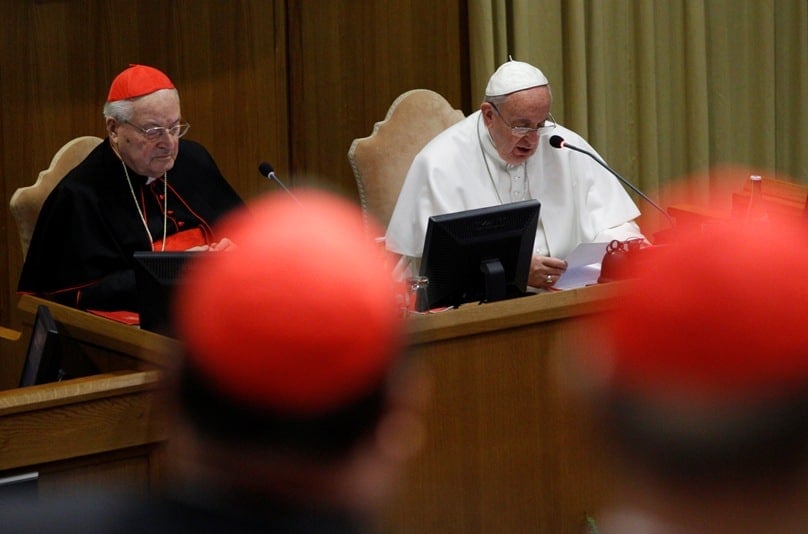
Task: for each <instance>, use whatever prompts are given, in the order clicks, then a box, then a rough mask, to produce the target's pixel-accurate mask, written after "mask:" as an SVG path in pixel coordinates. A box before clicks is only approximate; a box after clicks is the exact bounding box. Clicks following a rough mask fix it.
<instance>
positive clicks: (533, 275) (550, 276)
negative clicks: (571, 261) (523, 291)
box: [527, 255, 567, 289]
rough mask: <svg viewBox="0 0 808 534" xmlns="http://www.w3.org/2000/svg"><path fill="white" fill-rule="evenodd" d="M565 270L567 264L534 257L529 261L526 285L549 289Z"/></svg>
mask: <svg viewBox="0 0 808 534" xmlns="http://www.w3.org/2000/svg"><path fill="white" fill-rule="evenodd" d="M566 270H567V262H566V261H564V260H560V259H558V258H551V257H549V256H539V255H534V256H533V258H532V259H531V260H530V275H529V276H528V278H527V284H528V285H529V286H531V287H540V288H542V289H550V288H551V287H553V284H555V283H556V282H557V281H558V279H559V278H560V277H561V275H562V274H564V271H566Z"/></svg>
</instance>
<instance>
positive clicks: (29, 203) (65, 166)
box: [9, 135, 103, 258]
mask: <svg viewBox="0 0 808 534" xmlns="http://www.w3.org/2000/svg"><path fill="white" fill-rule="evenodd" d="M102 141H103V139H101V138H100V137H94V136H90V135H88V136H83V137H77V138H75V139H72V140H70V141H68V142H67V143H66V144H65V145H64V146H63V147H62V148H60V149H59V151H58V152H56V155H54V156H53V159H52V160H51V163H50V166H49V167H48V168H47V169H45V170H44V171H42V172H40V173H39V176H38V177H37V179H36V182H34V184H33V185H29V186H27V187H21V188H19V189H17V190H16V191H14V194H13V195H12V196H11V201H10V202H9V207H10V208H11V214H12V215H13V216H14V220H15V221H16V223H17V230H18V231H19V234H20V246H21V247H22V255H23V258H25V256H26V255H27V254H28V246H29V245H30V244H31V236H32V235H33V233H34V228H35V227H36V220H37V218H38V217H39V210H40V209H42V204H43V203H44V202H45V199H46V198H48V195H49V194H50V192H51V191H53V188H54V187H56V184H58V183H59V182H60V181H61V180H62V178H64V177H65V175H66V174H67V173H68V172H70V170H71V169H73V167H75V166H76V165H78V164H79V163H81V162H82V160H84V158H86V157H87V155H88V154H89V153H90V152H91V151H92V150H93V149H94V148H95V147H96V146H98V144H99V143H101V142H102Z"/></svg>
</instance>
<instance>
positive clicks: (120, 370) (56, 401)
mask: <svg viewBox="0 0 808 534" xmlns="http://www.w3.org/2000/svg"><path fill="white" fill-rule="evenodd" d="M39 304H45V305H47V306H48V308H49V309H50V311H51V314H52V315H53V318H54V320H55V321H56V323H57V326H58V328H59V331H60V336H61V337H62V338H63V339H62V341H63V348H66V349H67V351H68V352H73V353H74V354H81V355H82V356H84V357H86V358H87V359H88V360H90V361H91V362H92V363H93V365H95V366H96V367H97V368H98V370H99V371H100V372H99V374H95V375H93V376H87V377H82V378H75V379H71V380H65V381H63V382H57V383H52V384H43V385H38V386H33V387H26V388H13V389H6V390H4V391H0V478H4V477H10V476H16V475H20V474H27V473H31V472H34V473H38V475H39V492H40V495H43V496H59V495H62V494H68V493H69V492H70V491H71V490H72V489H73V488H75V487H76V484H104V485H110V486H115V485H125V486H127V487H128V488H130V489H137V488H141V489H143V490H144V491H145V490H146V489H148V487H149V485H150V484H151V482H152V481H153V480H154V479H155V476H156V475H157V473H158V472H159V469H160V461H159V459H160V455H161V454H162V450H163V442H164V440H165V439H166V432H165V429H164V428H163V419H162V416H161V412H160V406H159V402H158V400H157V399H158V395H159V386H160V381H161V376H162V371H161V370H162V369H165V368H167V367H168V366H170V365H172V364H173V362H172V358H171V356H170V354H171V352H170V351H171V350H173V347H174V343H176V342H175V341H173V340H170V339H168V338H165V337H163V336H159V335H157V334H153V333H151V332H146V331H141V330H139V329H137V328H135V327H131V326H126V325H123V324H119V323H115V322H113V321H109V320H107V319H103V318H100V317H97V316H94V315H91V314H89V313H85V312H81V311H78V310H75V309H73V308H68V307H65V306H60V305H58V304H54V303H52V302H49V301H44V300H42V299H38V298H35V297H29V296H24V297H22V298H21V299H20V303H19V308H20V310H22V316H23V324H24V326H25V327H26V329H27V330H28V335H30V327H31V325H32V324H33V321H34V316H35V314H36V309H37V306H38V305H39ZM25 343H26V345H27V338H26V340H25ZM20 368H21V362H20ZM16 376H17V379H19V373H17V375H16Z"/></svg>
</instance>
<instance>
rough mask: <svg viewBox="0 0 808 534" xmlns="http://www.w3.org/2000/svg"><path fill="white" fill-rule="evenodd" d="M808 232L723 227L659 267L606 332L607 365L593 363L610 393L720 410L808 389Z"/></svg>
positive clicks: (656, 263) (686, 243)
mask: <svg viewBox="0 0 808 534" xmlns="http://www.w3.org/2000/svg"><path fill="white" fill-rule="evenodd" d="M800 222H802V224H801V225H800V224H799V222H798V223H797V224H792V225H791V226H786V225H784V224H774V223H769V224H765V223H763V224H758V225H752V224H749V225H745V224H739V225H733V226H730V225H726V226H725V225H720V226H716V227H712V228H709V229H705V230H704V231H703V232H699V233H692V234H690V235H685V236H681V238H680V239H679V241H678V243H676V244H673V245H671V246H669V247H666V248H665V249H664V252H663V253H660V254H659V255H655V256H653V257H650V258H649V259H648V260H647V263H643V272H642V273H638V278H637V279H635V280H632V281H631V282H629V294H628V295H627V296H626V297H625V298H624V299H622V300H621V301H620V303H619V309H618V310H616V311H615V312H613V313H610V314H608V315H606V316H605V320H604V322H603V323H602V325H601V326H603V327H604V328H603V331H602V332H601V334H602V335H603V336H605V338H604V339H602V341H605V342H606V343H605V345H606V347H607V350H606V355H605V358H604V359H603V360H597V359H595V360H592V361H591V362H590V363H591V364H593V366H592V368H593V369H597V370H599V371H602V376H599V377H598V378H600V379H602V380H603V381H604V383H602V384H601V385H602V386H603V385H605V386H606V387H608V388H610V389H612V390H615V391H621V392H623V393H628V394H632V395H637V396H640V397H646V398H653V399H656V400H660V401H663V402H664V401H665V400H674V401H676V400H677V399H678V400H683V399H686V400H689V401H694V402H698V401H699V400H712V401H716V402H719V403H721V402H734V401H738V400H742V401H753V400H760V399H765V398H768V397H772V396H777V395H779V394H786V393H791V392H793V391H794V389H795V388H805V387H806V386H808V320H807V319H808V231H806V230H807V229H806V228H805V226H806V224H805V221H800ZM596 358H597V357H596Z"/></svg>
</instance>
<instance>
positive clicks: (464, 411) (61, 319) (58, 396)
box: [0, 283, 622, 533]
mask: <svg viewBox="0 0 808 534" xmlns="http://www.w3.org/2000/svg"><path fill="white" fill-rule="evenodd" d="M621 288H622V284H619V283H618V284H606V285H600V286H593V287H588V288H583V289H578V290H573V291H565V292H559V293H546V294H542V295H536V296H530V297H524V298H521V299H516V300H509V301H504V302H496V303H490V304H485V305H466V306H464V307H462V308H460V309H458V310H451V311H447V312H443V313H440V314H433V315H425V316H416V317H413V318H412V321H411V345H412V346H411V351H412V352H413V355H414V356H415V357H417V358H420V359H421V360H422V361H423V362H424V363H425V364H426V365H427V366H428V368H429V369H430V370H431V373H432V377H433V383H434V388H433V389H434V392H433V397H432V399H431V402H430V404H429V407H428V411H427V414H426V424H427V429H426V430H427V436H426V444H425V448H424V450H423V451H422V452H421V454H420V455H419V456H418V457H416V458H415V459H414V461H413V462H412V463H411V465H410V466H409V467H410V469H409V470H408V471H407V473H406V475H405V480H404V485H403V487H402V491H401V492H400V493H399V496H398V499H397V500H396V501H395V502H394V503H393V505H392V506H391V508H390V509H389V511H388V512H387V513H386V514H385V529H386V530H387V531H390V532H419V533H431V532H434V533H452V532H462V533H474V532H481V533H485V532H496V533H499V532H581V530H582V529H583V527H584V526H585V522H586V518H587V516H588V515H589V514H594V513H595V512H596V511H597V507H598V505H599V504H600V503H602V502H604V501H605V498H606V497H607V493H608V490H609V487H610V480H611V471H610V469H609V463H608V459H607V458H606V457H605V453H602V452H601V451H602V450H603V449H602V447H601V446H600V440H599V438H598V436H596V435H594V433H593V432H592V430H591V428H590V426H589V424H588V417H589V416H588V413H587V410H586V409H585V407H584V406H583V405H582V403H580V402H578V401H577V399H576V397H575V395H574V394H573V393H572V389H573V386H574V384H573V383H572V382H573V381H574V379H573V378H572V376H571V374H570V373H569V372H568V369H566V368H565V364H566V363H567V362H568V361H569V359H570V354H571V352H570V351H573V350H576V348H581V346H582V344H581V340H582V339H583V337H584V336H585V335H586V332H587V321H588V320H589V319H590V318H591V317H592V314H596V313H598V312H602V311H604V310H607V309H609V308H612V307H613V306H615V305H616V303H617V302H618V300H619V295H620V293H621ZM34 304H36V302H35V301H32V302H26V303H21V307H24V308H23V309H25V310H27V311H28V313H29V314H31V317H32V316H33V315H32V314H33V311H34V310H35V306H34ZM52 312H53V315H54V318H55V319H56V320H57V322H58V323H59V324H60V327H62V329H63V331H64V332H67V333H69V335H71V336H75V338H76V339H78V340H79V342H80V343H81V344H83V346H93V347H95V350H97V351H100V352H103V351H106V352H107V353H108V354H107V356H109V357H110V358H115V357H116V354H117V355H118V356H120V358H121V360H120V361H122V362H128V363H126V364H125V365H130V366H131V369H130V370H118V371H115V372H112V373H107V374H105V375H99V376H95V377H88V378H82V379H76V380H71V381H67V382H63V383H61V384H55V385H44V386H37V387H34V388H27V389H25V390H22V389H21V390H12V391H6V392H0V444H3V445H0V457H2V458H4V459H5V460H4V463H0V475H2V474H7V473H9V472H13V473H17V472H20V471H22V470H26V469H28V470H38V471H40V472H41V473H45V474H47V476H45V475H43V478H42V482H41V484H46V486H48V487H50V488H51V490H50V491H51V493H55V494H58V492H60V491H67V489H66V488H69V487H70V484H71V483H75V482H77V481H82V482H85V481H88V480H89V481H95V480H97V479H99V478H100V479H102V480H105V481H107V482H109V481H113V480H114V481H122V482H126V483H128V484H135V485H137V484H140V485H141V486H142V487H148V484H149V483H150V481H151V480H153V479H154V473H156V472H159V469H160V463H161V456H160V454H161V450H162V447H161V443H162V442H163V440H164V439H165V435H166V434H165V429H164V428H162V425H161V420H162V417H161V413H160V409H159V404H158V403H157V401H156V396H155V395H156V394H157V393H156V387H157V384H158V382H159V377H160V374H159V373H160V371H159V369H160V368H161V365H170V364H171V362H170V359H167V357H166V353H165V351H164V350H163V349H161V348H160V347H161V346H162V343H164V342H165V341H166V338H163V337H162V336H157V335H156V334H151V333H149V332H142V331H139V330H137V329H134V328H132V327H127V326H124V325H117V324H114V323H110V322H109V321H107V320H105V319H101V318H97V317H94V316H91V315H89V314H84V313H82V312H76V311H75V310H71V309H62V308H61V307H55V306H54V307H52ZM99 321H102V322H99ZM169 341H170V340H169ZM119 363H120V362H119ZM142 367H144V368H147V369H143V368H142ZM25 429H27V430H25ZM67 442H69V443H67ZM25 450H31V451H34V453H33V454H31V455H30V456H26V454H25V453H24V451H25ZM57 473H58V474H59V476H58V477H57V476H56V474H57Z"/></svg>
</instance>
